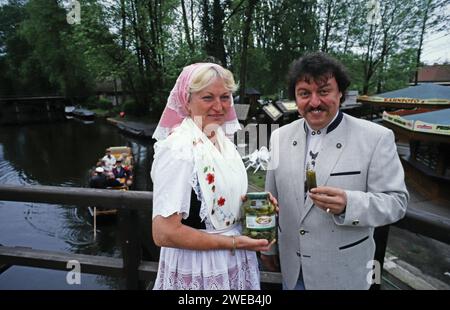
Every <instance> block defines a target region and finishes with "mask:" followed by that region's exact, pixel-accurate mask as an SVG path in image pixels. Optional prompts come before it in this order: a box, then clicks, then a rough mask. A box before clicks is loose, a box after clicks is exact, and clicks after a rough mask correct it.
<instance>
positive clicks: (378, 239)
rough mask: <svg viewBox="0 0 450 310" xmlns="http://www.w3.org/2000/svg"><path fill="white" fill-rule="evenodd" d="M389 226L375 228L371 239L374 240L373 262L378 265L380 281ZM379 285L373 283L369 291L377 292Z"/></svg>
mask: <svg viewBox="0 0 450 310" xmlns="http://www.w3.org/2000/svg"><path fill="white" fill-rule="evenodd" d="M389 228H390V226H389V225H386V226H381V227H377V228H375V231H374V234H373V238H374V239H375V257H374V260H375V261H376V262H378V263H379V264H380V280H381V276H382V275H383V264H384V256H385V254H386V247H387V241H388V236H389ZM380 286H381V285H380V284H377V283H374V284H372V286H371V287H370V289H371V290H379V289H380Z"/></svg>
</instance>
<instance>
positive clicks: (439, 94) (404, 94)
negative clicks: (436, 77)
mask: <svg viewBox="0 0 450 310" xmlns="http://www.w3.org/2000/svg"><path fill="white" fill-rule="evenodd" d="M376 96H379V97H383V98H414V99H447V100H450V87H448V86H442V85H436V84H426V83H424V84H418V85H417V86H409V87H406V88H402V89H398V90H394V91H390V92H386V93H382V94H377V95H376Z"/></svg>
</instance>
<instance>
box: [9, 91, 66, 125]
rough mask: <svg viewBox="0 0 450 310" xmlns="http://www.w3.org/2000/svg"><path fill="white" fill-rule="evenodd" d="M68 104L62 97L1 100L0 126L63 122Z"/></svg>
mask: <svg viewBox="0 0 450 310" xmlns="http://www.w3.org/2000/svg"><path fill="white" fill-rule="evenodd" d="M66 102H67V99H66V98H65V97H61V96H47V97H10V98H0V124H1V125H8V124H25V123H37V122H49V121H61V120H64V119H65V112H64V107H65V105H66Z"/></svg>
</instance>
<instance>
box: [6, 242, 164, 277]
mask: <svg viewBox="0 0 450 310" xmlns="http://www.w3.org/2000/svg"><path fill="white" fill-rule="evenodd" d="M70 260H77V261H78V262H79V263H80V270H81V273H89V274H98V275H109V276H118V277H121V276H123V262H122V259H121V258H114V257H106V256H94V255H84V254H72V253H61V252H52V251H43V250H33V249H30V248H19V247H5V246H0V264H5V265H17V266H27V267H37V268H46V269H54V270H64V271H69V269H68V268H67V262H68V261H70ZM138 270H139V278H140V279H141V280H152V279H155V278H156V272H157V270H158V263H157V262H147V261H142V262H141V263H140V265H139V267H138Z"/></svg>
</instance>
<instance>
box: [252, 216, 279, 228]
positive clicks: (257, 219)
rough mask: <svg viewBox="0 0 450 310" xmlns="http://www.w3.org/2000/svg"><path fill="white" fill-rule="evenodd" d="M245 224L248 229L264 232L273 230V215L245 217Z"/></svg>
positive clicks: (274, 223) (274, 222)
mask: <svg viewBox="0 0 450 310" xmlns="http://www.w3.org/2000/svg"><path fill="white" fill-rule="evenodd" d="M245 223H246V226H247V228H248V229H255V230H266V229H272V228H275V225H276V220H275V215H259V216H257V215H246V216H245Z"/></svg>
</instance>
